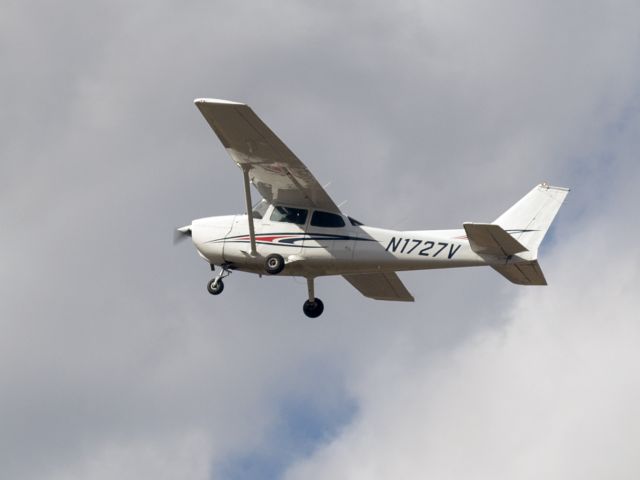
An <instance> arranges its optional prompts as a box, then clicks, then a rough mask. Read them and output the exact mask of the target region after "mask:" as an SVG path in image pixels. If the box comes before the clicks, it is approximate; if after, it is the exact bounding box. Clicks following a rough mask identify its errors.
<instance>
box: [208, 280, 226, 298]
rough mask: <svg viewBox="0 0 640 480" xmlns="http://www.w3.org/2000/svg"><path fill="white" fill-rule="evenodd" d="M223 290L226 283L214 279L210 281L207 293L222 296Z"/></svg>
mask: <svg viewBox="0 0 640 480" xmlns="http://www.w3.org/2000/svg"><path fill="white" fill-rule="evenodd" d="M223 290H224V282H223V281H222V279H218V278H212V279H211V280H209V283H207V291H208V292H209V293H210V294H211V295H220V294H221V293H222V291H223Z"/></svg>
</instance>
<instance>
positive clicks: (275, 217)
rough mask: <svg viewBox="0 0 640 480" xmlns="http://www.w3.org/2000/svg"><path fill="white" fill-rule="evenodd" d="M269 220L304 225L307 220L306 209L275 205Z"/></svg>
mask: <svg viewBox="0 0 640 480" xmlns="http://www.w3.org/2000/svg"><path fill="white" fill-rule="evenodd" d="M271 220H272V221H274V222H286V223H296V224H298V225H304V224H305V223H306V221H307V210H305V209H303V208H292V207H275V208H274V209H273V212H272V213H271Z"/></svg>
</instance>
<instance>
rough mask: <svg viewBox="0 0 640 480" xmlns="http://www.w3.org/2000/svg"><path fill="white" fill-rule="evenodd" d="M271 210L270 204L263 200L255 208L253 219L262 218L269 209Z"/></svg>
mask: <svg viewBox="0 0 640 480" xmlns="http://www.w3.org/2000/svg"><path fill="white" fill-rule="evenodd" d="M268 208H269V204H268V203H267V201H266V200H265V199H264V198H263V199H262V200H260V201H259V202H258V203H256V205H255V206H254V207H253V218H256V219H257V218H262V217H264V214H265V213H267V209H268Z"/></svg>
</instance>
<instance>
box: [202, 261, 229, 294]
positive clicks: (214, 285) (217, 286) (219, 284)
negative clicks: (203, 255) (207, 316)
mask: <svg viewBox="0 0 640 480" xmlns="http://www.w3.org/2000/svg"><path fill="white" fill-rule="evenodd" d="M211 267H212V269H213V265H212V266H211ZM229 275H231V270H230V269H229V266H228V265H226V264H225V265H222V269H221V270H220V273H218V274H217V275H216V276H215V278H212V279H211V280H209V282H208V283H207V291H208V292H209V293H210V294H211V295H220V294H221V293H222V291H223V290H224V282H223V281H222V279H223V278H226V277H228V276H229Z"/></svg>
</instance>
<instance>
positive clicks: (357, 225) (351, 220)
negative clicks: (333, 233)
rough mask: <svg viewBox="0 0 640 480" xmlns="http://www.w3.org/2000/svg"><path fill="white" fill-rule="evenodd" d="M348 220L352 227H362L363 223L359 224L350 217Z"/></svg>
mask: <svg viewBox="0 0 640 480" xmlns="http://www.w3.org/2000/svg"><path fill="white" fill-rule="evenodd" d="M347 218H348V219H349V221H350V222H351V225H353V226H354V227H359V226H361V225H364V223H362V222H359V221H358V220H356V219H355V218H351V217H347Z"/></svg>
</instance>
